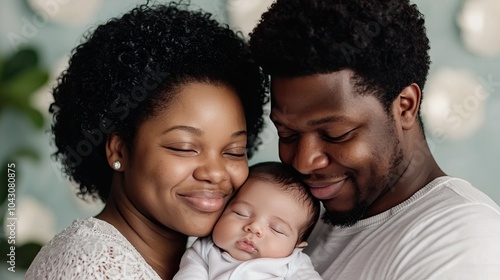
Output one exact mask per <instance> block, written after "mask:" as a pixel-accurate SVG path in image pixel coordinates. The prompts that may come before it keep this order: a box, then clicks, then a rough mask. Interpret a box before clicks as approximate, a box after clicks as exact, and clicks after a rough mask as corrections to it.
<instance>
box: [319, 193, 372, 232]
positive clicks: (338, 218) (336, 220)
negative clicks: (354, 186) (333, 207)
mask: <svg viewBox="0 0 500 280" xmlns="http://www.w3.org/2000/svg"><path fill="white" fill-rule="evenodd" d="M356 192H358V190H356ZM368 206H369V205H368V203H366V202H358V203H356V205H355V206H354V208H353V209H351V210H349V211H343V212H329V211H328V210H326V211H325V213H323V216H321V219H322V220H323V222H324V223H325V224H331V225H333V226H340V227H350V226H352V225H354V224H355V223H356V222H357V221H359V220H361V219H363V217H364V216H365V214H366V211H367V210H368Z"/></svg>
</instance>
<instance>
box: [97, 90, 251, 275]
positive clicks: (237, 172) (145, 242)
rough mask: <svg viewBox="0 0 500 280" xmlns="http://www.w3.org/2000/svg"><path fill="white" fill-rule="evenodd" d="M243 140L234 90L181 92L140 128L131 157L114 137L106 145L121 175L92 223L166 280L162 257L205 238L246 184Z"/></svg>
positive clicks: (168, 265) (167, 268) (169, 267)
mask: <svg viewBox="0 0 500 280" xmlns="http://www.w3.org/2000/svg"><path fill="white" fill-rule="evenodd" d="M214 124H217V129H214ZM246 140H247V136H246V125H245V116H244V114H243V109H242V105H241V102H240V100H239V98H238V97H237V95H236V93H235V92H234V91H233V90H232V89H230V88H228V87H226V86H223V85H213V84H206V83H197V82H196V83H195V82H193V83H188V84H186V85H184V86H183V87H181V89H180V90H179V92H178V95H177V97H176V98H175V100H174V101H173V102H172V103H171V104H170V105H169V106H168V107H167V108H166V109H164V111H163V112H160V113H159V114H158V115H157V116H156V117H154V118H152V119H150V120H147V121H145V122H144V123H143V124H141V125H140V127H139V129H138V132H137V136H136V138H135V141H134V145H133V147H132V148H131V149H128V148H127V147H126V145H124V142H123V141H122V140H121V139H120V137H118V136H116V135H114V136H112V137H111V138H110V139H109V140H108V143H107V145H106V154H107V159H108V162H109V164H110V165H111V164H112V163H113V162H114V161H116V160H119V161H120V162H121V163H122V167H121V168H120V170H119V171H118V172H116V173H115V174H114V177H113V184H112V187H111V195H110V197H109V200H108V203H107V204H106V206H105V208H104V210H103V212H102V213H101V214H100V215H99V216H98V218H100V219H103V220H105V221H107V222H109V223H111V224H112V225H114V226H115V227H116V228H117V229H118V230H120V232H121V233H122V234H123V235H124V236H125V237H126V238H127V239H128V240H129V241H130V242H131V243H132V244H133V245H134V247H135V248H137V250H138V251H139V252H140V253H141V254H142V255H143V256H144V257H145V258H146V260H148V262H150V264H151V265H152V266H153V267H154V268H155V270H157V271H159V273H160V275H167V276H168V277H171V275H173V273H175V271H174V270H176V269H174V267H175V266H173V265H171V263H172V260H170V261H169V260H168V259H167V258H164V257H162V255H161V254H164V252H170V253H171V254H172V255H174V254H176V253H180V255H182V252H183V251H184V250H185V242H182V241H185V239H186V238H187V237H186V236H185V235H184V234H186V235H195V236H204V235H208V234H209V233H210V231H211V230H212V227H213V225H214V224H215V222H216V220H217V219H218V218H219V216H220V215H221V213H222V211H223V209H224V206H225V205H226V203H227V202H228V200H229V198H230V197H231V195H232V194H233V193H234V192H235V191H236V190H237V189H238V188H239V187H240V186H241V185H242V184H243V182H244V181H245V179H246V177H247V176H248V163H247V157H246V153H245V147H246ZM181 233H182V234H181ZM167 255H168V254H167ZM163 261H165V262H163Z"/></svg>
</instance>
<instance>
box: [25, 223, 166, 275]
mask: <svg viewBox="0 0 500 280" xmlns="http://www.w3.org/2000/svg"><path fill="white" fill-rule="evenodd" d="M25 279H28V280H31V279H36V280H40V279H51V280H52V279H64V280H67V279H86V280H87V279H134V280H136V279H148V280H149V279H158V280H159V279H161V278H160V276H159V275H158V274H157V273H156V272H155V271H154V270H153V268H152V267H151V266H150V265H149V264H148V263H147V262H146V260H145V259H144V258H143V257H142V256H141V254H139V252H138V251H137V250H136V249H135V248H134V246H132V244H130V242H129V241H128V240H127V239H126V238H125V237H124V236H123V235H122V234H121V233H120V232H119V231H118V230H117V229H116V228H115V227H113V226H112V225H111V224H109V223H107V222H105V221H102V220H99V219H95V218H87V219H78V220H76V221H75V222H74V223H73V224H72V225H71V226H70V227H68V228H66V229H65V230H64V231H62V232H61V233H59V234H58V235H56V236H55V237H54V238H53V239H52V240H51V241H50V242H49V243H48V244H46V245H45V246H44V247H43V248H42V249H41V250H40V252H39V253H38V255H37V256H36V258H35V259H34V260H33V263H32V264H31V266H30V267H29V269H28V271H27V272H26V276H25Z"/></svg>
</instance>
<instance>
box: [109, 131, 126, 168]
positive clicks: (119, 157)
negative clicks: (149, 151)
mask: <svg viewBox="0 0 500 280" xmlns="http://www.w3.org/2000/svg"><path fill="white" fill-rule="evenodd" d="M125 147H126V145H125V143H124V142H123V139H122V138H121V137H120V136H118V135H116V134H114V133H112V134H111V135H110V136H109V137H108V140H107V141H106V158H107V160H108V164H109V166H110V167H111V168H112V169H114V170H116V171H122V170H123V169H124V168H125V164H126V158H125V157H126V150H125Z"/></svg>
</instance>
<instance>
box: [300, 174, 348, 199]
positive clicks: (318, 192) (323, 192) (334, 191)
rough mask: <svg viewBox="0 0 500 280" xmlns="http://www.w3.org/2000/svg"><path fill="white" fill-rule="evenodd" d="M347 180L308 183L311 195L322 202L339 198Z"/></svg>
mask: <svg viewBox="0 0 500 280" xmlns="http://www.w3.org/2000/svg"><path fill="white" fill-rule="evenodd" d="M346 179H347V178H344V179H342V180H337V181H335V182H308V185H309V186H310V189H311V193H312V195H313V196H314V197H316V198H317V199H320V200H327V199H332V198H335V197H336V196H338V194H339V193H340V190H341V189H342V186H343V185H344V183H345V181H346Z"/></svg>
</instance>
